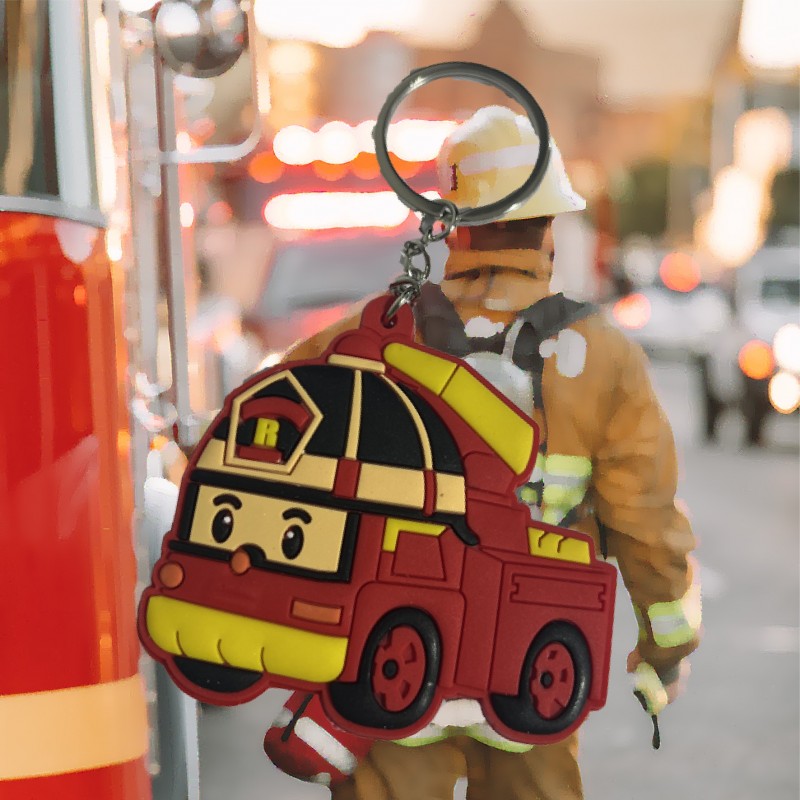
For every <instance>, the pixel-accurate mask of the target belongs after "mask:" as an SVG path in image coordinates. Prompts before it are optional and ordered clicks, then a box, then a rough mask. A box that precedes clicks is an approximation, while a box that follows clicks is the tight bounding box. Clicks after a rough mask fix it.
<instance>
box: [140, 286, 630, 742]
mask: <svg viewBox="0 0 800 800" xmlns="http://www.w3.org/2000/svg"><path fill="white" fill-rule="evenodd" d="M392 299H393V298H392V297H391V296H390V295H386V296H383V297H380V298H378V299H376V300H373V301H372V302H371V303H369V304H368V305H367V306H366V308H365V310H364V313H363V316H362V319H361V324H360V327H359V328H357V329H356V330H354V331H350V332H348V333H345V334H342V335H341V336H339V338H338V339H336V340H335V341H334V342H333V343H332V344H331V346H330V348H329V349H328V350H327V352H326V353H325V354H324V355H323V356H322V357H321V358H319V359H315V360H312V361H303V362H294V363H286V364H282V365H278V366H275V367H272V368H270V369H267V370H265V371H263V372H260V373H258V374H257V375H255V376H254V377H253V378H252V379H250V380H249V381H248V382H247V383H246V384H245V385H244V386H242V387H241V388H240V389H239V390H237V391H236V392H235V393H233V394H232V395H231V396H230V397H228V399H227V400H226V403H225V406H224V408H223V409H222V411H221V412H220V414H219V416H218V417H217V418H216V419H215V421H214V422H213V424H212V425H211V427H210V428H209V430H208V432H207V434H206V435H205V437H204V438H203V439H202V441H201V442H200V444H199V446H198V447H197V449H196V451H195V454H194V456H193V458H192V460H191V462H190V464H189V466H188V468H187V471H186V474H185V476H184V480H183V484H182V487H181V493H180V500H179V503H178V509H177V513H176V516H175V521H174V524H173V527H172V530H170V531H169V533H168V534H167V535H166V537H165V539H164V545H163V551H162V557H161V559H160V561H159V562H158V563H157V564H156V566H155V569H154V575H153V585H152V586H151V587H150V588H148V589H147V590H146V591H145V593H144V595H143V598H142V602H141V606H140V614H139V626H140V634H141V637H142V640H143V642H144V644H145V646H146V648H147V650H148V651H149V652H150V653H151V654H152V655H153V656H154V657H155V658H156V659H158V660H159V661H161V662H162V663H163V664H165V665H166V667H167V669H168V670H169V672H170V674H171V675H172V677H173V679H174V680H175V681H176V682H177V684H178V685H179V686H180V687H181V688H182V689H183V690H184V691H185V692H187V693H188V694H190V695H192V696H193V697H196V698H198V699H199V700H203V701H205V702H209V703H213V704H217V705H233V704H237V703H242V702H245V701H247V700H250V699H252V698H254V697H255V696H257V695H258V694H260V693H261V692H263V691H264V690H266V689H267V688H268V687H270V686H279V687H282V688H289V689H302V690H306V691H309V692H317V693H320V695H321V699H322V703H323V706H324V708H325V711H326V713H327V714H328V715H329V716H330V718H331V719H332V720H333V722H335V723H336V724H337V725H339V726H340V727H341V728H343V729H345V730H349V731H352V732H354V733H358V734H361V735H364V736H369V737H372V738H390V739H399V738H402V737H405V736H410V735H411V734H413V733H415V732H417V731H419V730H420V729H422V728H423V727H424V726H425V725H427V724H428V723H429V722H430V721H431V719H432V718H433V717H434V715H435V714H436V711H437V709H438V708H439V706H440V704H441V702H442V701H444V700H449V699H453V698H460V697H466V698H475V699H477V700H478V701H479V702H480V704H481V707H482V710H483V712H484V715H485V717H486V719H487V720H488V722H489V723H490V724H491V725H492V726H493V727H494V728H495V729H496V730H497V732H498V733H500V734H501V735H503V736H505V737H507V738H509V739H513V740H515V741H518V742H523V743H530V744H537V743H546V742H550V741H554V740H556V739H561V738H563V737H564V736H566V735H568V734H569V733H570V732H571V731H573V730H574V729H575V728H576V727H577V726H578V725H579V724H580V723H581V722H582V720H583V719H584V718H585V716H586V715H587V714H588V712H589V711H591V710H594V709H597V708H600V707H601V706H602V705H603V703H604V702H605V698H606V690H607V683H608V668H609V659H610V650H611V629H612V618H613V609H614V592H615V584H616V575H615V571H614V569H613V568H612V567H611V566H609V565H607V564H604V563H602V562H599V561H597V560H596V559H595V554H594V546H593V543H592V540H591V539H590V538H589V537H588V536H585V535H583V534H580V533H576V532H574V531H568V530H564V529H559V528H556V527H553V526H551V525H545V524H542V523H539V522H535V523H534V522H532V520H531V518H530V514H529V511H528V509H527V507H526V506H524V505H523V504H522V503H520V502H519V501H518V500H517V498H516V495H515V490H516V489H517V487H519V486H520V485H521V484H522V483H523V482H524V481H525V480H526V478H527V477H528V475H529V474H530V471H531V468H532V465H533V460H534V457H535V454H536V452H537V446H538V441H537V439H538V431H537V430H536V426H535V424H534V423H533V421H532V420H531V419H530V418H529V417H527V416H526V415H524V414H523V413H522V412H520V411H519V410H518V409H517V408H516V407H515V406H513V405H512V404H510V403H509V402H508V401H507V400H506V399H505V398H504V397H503V396H502V395H501V394H500V393H499V392H498V391H496V390H495V389H494V388H493V387H492V386H490V385H489V384H488V383H487V382H486V381H485V380H484V379H483V378H481V377H480V376H479V375H478V374H477V373H476V372H475V371H474V370H473V369H472V368H471V367H469V366H468V365H466V364H465V363H464V362H462V361H459V360H458V359H455V358H452V357H449V356H446V355H443V354H441V353H439V352H438V351H434V350H432V349H430V348H427V347H424V346H422V345H418V344H416V343H415V342H414V323H413V317H412V314H411V311H410V310H409V308H408V307H404V308H401V309H400V310H399V311H398V312H397V314H396V316H395V317H394V318H393V319H392V323H393V324H392V325H391V327H387V325H386V324H385V321H384V320H385V313H386V310H387V307H388V305H389V304H390V303H391V301H392Z"/></svg>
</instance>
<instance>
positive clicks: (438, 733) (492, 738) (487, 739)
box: [395, 722, 533, 753]
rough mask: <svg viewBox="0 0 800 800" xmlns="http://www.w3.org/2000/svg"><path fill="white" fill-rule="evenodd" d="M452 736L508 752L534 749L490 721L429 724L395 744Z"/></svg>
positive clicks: (419, 744) (411, 744)
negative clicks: (514, 739)
mask: <svg viewBox="0 0 800 800" xmlns="http://www.w3.org/2000/svg"><path fill="white" fill-rule="evenodd" d="M451 736H469V737H470V738H471V739H475V741H477V742H481V744H485V745H488V746H489V747H492V748H494V749H495V750H503V751H505V752H507V753H527V752H528V751H529V750H532V749H533V745H532V744H521V743H520V742H513V741H511V740H510V739H506V738H505V737H503V736H501V735H500V734H499V733H497V731H495V730H494V728H492V726H491V725H489V723H488V722H483V723H477V724H475V725H469V726H467V727H466V728H462V727H459V726H455V725H449V726H447V727H446V728H442V727H439V726H438V725H428V726H427V727H425V728H423V729H422V730H421V731H419V732H418V733H415V734H414V735H413V736H408V737H406V738H405V739H398V740H396V741H395V744H399V745H401V746H402V747H423V746H424V745H426V744H434V743H435V742H441V741H442V740H443V739H448V738H450V737H451Z"/></svg>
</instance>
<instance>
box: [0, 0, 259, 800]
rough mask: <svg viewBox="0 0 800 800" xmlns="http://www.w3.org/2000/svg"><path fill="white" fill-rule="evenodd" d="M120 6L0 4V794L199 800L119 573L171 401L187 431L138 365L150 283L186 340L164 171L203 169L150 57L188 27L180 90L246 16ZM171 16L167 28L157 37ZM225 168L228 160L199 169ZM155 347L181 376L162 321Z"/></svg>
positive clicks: (187, 748) (184, 731) (229, 51)
mask: <svg viewBox="0 0 800 800" xmlns="http://www.w3.org/2000/svg"><path fill="white" fill-rule="evenodd" d="M220 2H221V3H222V6H224V8H223V7H221V6H220ZM125 6H126V9H121V8H120V4H119V3H118V2H116V0H104V2H103V3H101V2H99V0H7V2H4V3H3V4H2V7H1V8H0V48H2V59H0V88H1V89H2V101H0V241H2V246H0V335H2V344H0V374H2V391H0V419H2V422H0V465H1V466H0V519H2V520H3V528H2V530H3V534H2V538H3V548H4V549H3V554H4V559H3V564H4V566H3V568H2V572H1V574H2V580H0V629H1V630H2V632H3V642H4V645H5V646H4V648H3V658H2V663H1V664H0V797H2V798H3V799H4V800H22V799H23V798H25V799H26V800H27V799H28V798H31V797H36V798H58V800H78V799H79V798H80V800H85V799H86V798H90V797H91V798H103V800H147V799H148V798H150V797H151V796H152V797H154V798H158V799H159V800H167V799H168V798H169V799H170V800H186V798H187V797H189V798H196V797H198V793H197V791H196V780H194V779H193V778H192V775H193V774H195V773H196V763H195V764H194V766H193V762H196V732H195V737H194V739H195V743H194V745H192V731H191V724H190V720H191V717H192V714H191V709H188V708H186V707H185V705H182V704H184V700H183V699H182V696H180V695H179V693H177V692H176V691H175V690H174V687H172V684H171V681H169V680H168V679H167V676H166V675H165V674H162V673H163V671H161V673H159V670H156V669H154V666H155V665H153V664H152V662H150V661H149V659H148V660H147V661H146V662H144V661H143V662H140V646H139V642H138V638H137V635H136V628H135V624H134V620H135V613H136V611H135V608H136V600H135V592H136V589H137V566H138V568H139V569H140V570H142V571H143V572H144V573H149V571H150V567H151V564H152V561H151V560H149V559H148V555H147V547H146V546H145V545H146V543H145V542H144V541H143V540H142V538H141V533H142V528H143V525H142V523H143V519H142V516H143V514H142V512H143V509H144V498H143V496H142V487H143V484H144V478H145V476H146V473H145V462H146V457H147V453H148V450H149V444H150V441H151V439H152V438H153V434H154V433H156V432H160V431H162V430H165V431H167V432H169V429H170V427H171V424H172V421H173V419H174V416H175V415H174V414H171V413H170V411H169V409H171V408H173V407H177V408H178V411H179V413H180V414H182V415H183V416H182V420H181V427H182V428H183V429H184V432H186V431H187V430H189V429H190V427H191V426H190V424H189V422H190V416H189V415H188V414H186V413H184V412H185V408H186V396H187V395H186V390H185V389H186V382H185V381H184V382H183V383H181V382H180V374H181V371H180V370H175V375H174V377H175V388H176V389H177V391H173V392H172V393H171V395H170V396H169V397H168V396H166V394H162V390H161V387H159V386H158V385H157V378H156V369H155V360H156V359H155V334H156V331H157V327H158V326H157V321H156V297H157V295H158V288H159V275H160V274H161V275H163V274H166V273H169V274H170V275H174V281H173V285H172V286H171V289H170V291H171V294H172V295H173V296H172V297H171V301H173V307H174V308H177V309H178V319H179V320H180V325H183V326H184V329H185V320H183V319H182V318H181V316H180V310H181V304H180V299H181V298H182V295H181V294H180V291H181V287H182V283H183V269H182V258H181V248H180V245H181V236H182V233H181V227H180V224H179V223H178V222H177V211H178V203H177V197H176V187H177V168H178V160H179V159H178V156H180V157H181V158H184V160H190V159H191V158H192V157H195V158H196V160H203V159H204V158H206V157H207V156H208V155H209V154H202V155H200V156H198V155H197V154H196V153H178V152H177V151H178V150H179V148H177V147H176V139H175V118H174V114H173V113H172V111H173V109H172V105H171V103H172V91H173V79H174V73H173V72H172V71H171V70H170V69H168V68H167V66H166V65H165V63H164V62H163V60H162V56H167V55H169V54H170V52H171V51H170V48H171V46H172V45H173V44H175V42H176V41H177V40H181V39H182V41H183V42H184V44H185V42H186V38H185V34H186V32H187V31H189V32H191V30H192V24H191V23H192V17H191V15H192V14H195V15H201V16H202V15H205V16H207V17H208V18H209V19H210V20H211V21H212V22H214V25H211V26H206V27H203V26H200V27H201V29H202V30H204V31H212V33H213V35H214V36H216V37H217V38H218V39H220V41H217V42H216V44H217V45H220V46H219V47H217V49H216V55H215V56H214V57H212V56H213V55H214V54H212V55H209V51H208V48H207V46H206V45H207V44H208V42H207V41H206V40H204V39H203V38H202V37H200V38H198V39H197V41H195V44H196V45H197V46H196V47H195V49H194V50H191V49H190V50H188V51H187V50H186V49H184V51H183V52H184V53H187V52H188V53H189V54H190V55H191V57H192V58H196V59H197V62H198V63H197V67H198V69H197V73H198V74H211V73H213V72H214V63H213V62H214V60H215V58H216V60H217V61H218V62H219V63H218V64H217V69H221V68H223V67H224V66H226V65H229V64H230V63H232V60H235V55H238V53H237V48H238V51H239V52H240V51H241V49H242V44H243V42H242V30H243V28H242V25H243V19H244V14H243V13H242V11H241V9H240V8H239V6H238V4H237V3H231V2H227V0H201V2H197V3H193V4H187V3H182V2H176V0H164V2H162V3H160V4H156V3H155V2H146V1H145V0H138V2H132V1H131V2H127V3H125ZM176 8H177V11H176ZM123 12H124V13H123ZM221 12H224V13H222V14H221ZM175 13H177V15H178V17H179V18H182V19H183V22H184V25H183V28H181V25H173V24H170V25H164V24H162V25H161V26H160V29H159V25H158V21H159V18H160V19H161V22H162V23H163V22H164V21H165V18H164V17H163V16H161V15H164V14H165V15H167V19H166V22H170V20H169V19H168V17H169V16H170V15H172V16H173V20H172V22H174V21H175V19H174V15H175ZM178 22H180V19H178ZM187 24H188V28H187ZM159 30H160V32H161V33H160V34H159ZM170 32H172V33H171V34H170ZM154 35H157V38H159V42H160V44H159V46H158V48H154V46H153V39H154ZM171 35H174V36H175V37H176V38H175V39H171V38H170V36H171ZM177 49H178V50H180V47H178V48H177ZM173 55H174V53H173ZM172 63H173V64H174V63H175V60H174V58H173V59H172ZM257 139H258V136H257V135H255V136H254V137H253V140H252V142H251V143H246V144H245V145H243V147H242V148H239V151H238V152H240V153H244V152H247V150H248V148H250V147H251V146H252V144H254V143H255V141H257ZM233 149H234V150H235V148H233ZM225 155H232V156H235V155H236V152H234V153H232V154H231V153H229V154H225V153H222V154H220V153H217V154H216V155H215V154H211V157H222V156H225ZM162 203H163V209H162ZM162 212H163V213H162ZM132 227H133V228H135V230H136V233H137V235H136V238H135V241H134V240H133V239H132V238H131V237H130V231H131V228H132ZM163 265H171V266H172V269H161V267H162V266H163ZM123 278H125V279H126V282H127V287H126V289H127V291H126V293H125V294H123ZM176 301H177V302H176ZM183 338H184V340H185V332H184V334H183ZM173 340H174V344H175V345H176V346H175V347H174V348H173V350H174V352H173V357H174V358H175V359H176V364H180V363H181V358H182V355H184V356H185V353H184V351H185V348H182V347H181V340H180V328H179V326H178V325H176V326H175V335H174V336H173ZM129 353H130V354H131V356H132V357H131V358H128V354H129ZM185 361H186V360H185V357H184V358H183V371H185V369H186V363H185ZM181 409H183V411H181ZM131 410H132V411H133V415H132V416H131V413H130V412H131ZM132 456H133V458H132ZM131 466H132V467H133V475H132V474H131V472H132V470H131ZM132 522H133V523H135V524H134V525H132ZM134 530H135V535H134ZM159 532H160V533H161V532H163V528H161V531H159ZM137 562H138V563H137ZM140 663H141V666H140ZM159 669H160V668H159ZM156 698H157V703H154V702H153V701H154V699H156ZM148 706H149V708H148ZM148 711H149V712H150V720H149V724H148ZM195 716H196V715H195ZM162 734H163V735H162ZM167 734H168V735H167ZM148 739H149V745H150V747H149V756H148V755H147V751H148ZM159 760H160V762H161V766H162V768H161V769H159V764H158V762H159ZM195 777H196V775H195Z"/></svg>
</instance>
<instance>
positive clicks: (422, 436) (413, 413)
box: [381, 375, 433, 469]
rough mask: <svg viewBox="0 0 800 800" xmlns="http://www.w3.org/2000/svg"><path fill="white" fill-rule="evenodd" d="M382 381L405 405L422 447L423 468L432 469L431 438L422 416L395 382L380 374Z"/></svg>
mask: <svg viewBox="0 0 800 800" xmlns="http://www.w3.org/2000/svg"><path fill="white" fill-rule="evenodd" d="M381 379H382V380H383V382H384V383H385V384H386V385H387V386H388V387H389V388H390V389H391V390H392V391H393V392H394V393H395V394H396V395H397V396H398V398H400V402H401V403H402V404H403V405H404V406H405V407H406V410H407V411H408V415H409V416H410V417H411V419H412V421H413V422H414V427H415V428H416V429H417V436H419V443H420V447H421V448H422V463H423V466H424V468H425V469H433V451H432V450H431V440H430V438H429V437H428V431H427V430H426V429H425V424H424V423H423V422H422V417H421V416H420V415H419V411H417V409H416V408H414V404H413V403H412V402H411V401H410V400H409V399H408V397H406V395H405V394H404V393H403V392H402V391H400V388H399V387H398V386H397V384H396V383H394V382H393V381H390V380H389V379H388V378H387V377H385V376H384V375H381Z"/></svg>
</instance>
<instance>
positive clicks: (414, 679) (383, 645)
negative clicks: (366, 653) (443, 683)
mask: <svg viewBox="0 0 800 800" xmlns="http://www.w3.org/2000/svg"><path fill="white" fill-rule="evenodd" d="M426 666H427V658H426V655H425V643H424V642H423V641H422V637H421V636H420V635H419V633H417V631H416V630H415V629H414V628H411V627H409V626H407V625H399V626H398V627H396V628H392V630H390V631H389V632H388V633H387V634H386V635H385V636H384V637H383V638H382V639H381V640H380V642H379V643H378V648H377V650H376V651H375V658H374V660H373V662H372V692H373V694H374V695H375V699H376V700H377V701H378V703H379V704H380V705H381V706H382V707H383V708H384V709H385V710H386V711H392V712H398V711H404V710H405V709H406V708H408V707H409V706H410V705H411V704H412V703H413V702H414V699H415V698H416V697H417V695H418V694H419V692H420V689H422V687H423V685H424V683H425V668H426Z"/></svg>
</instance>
